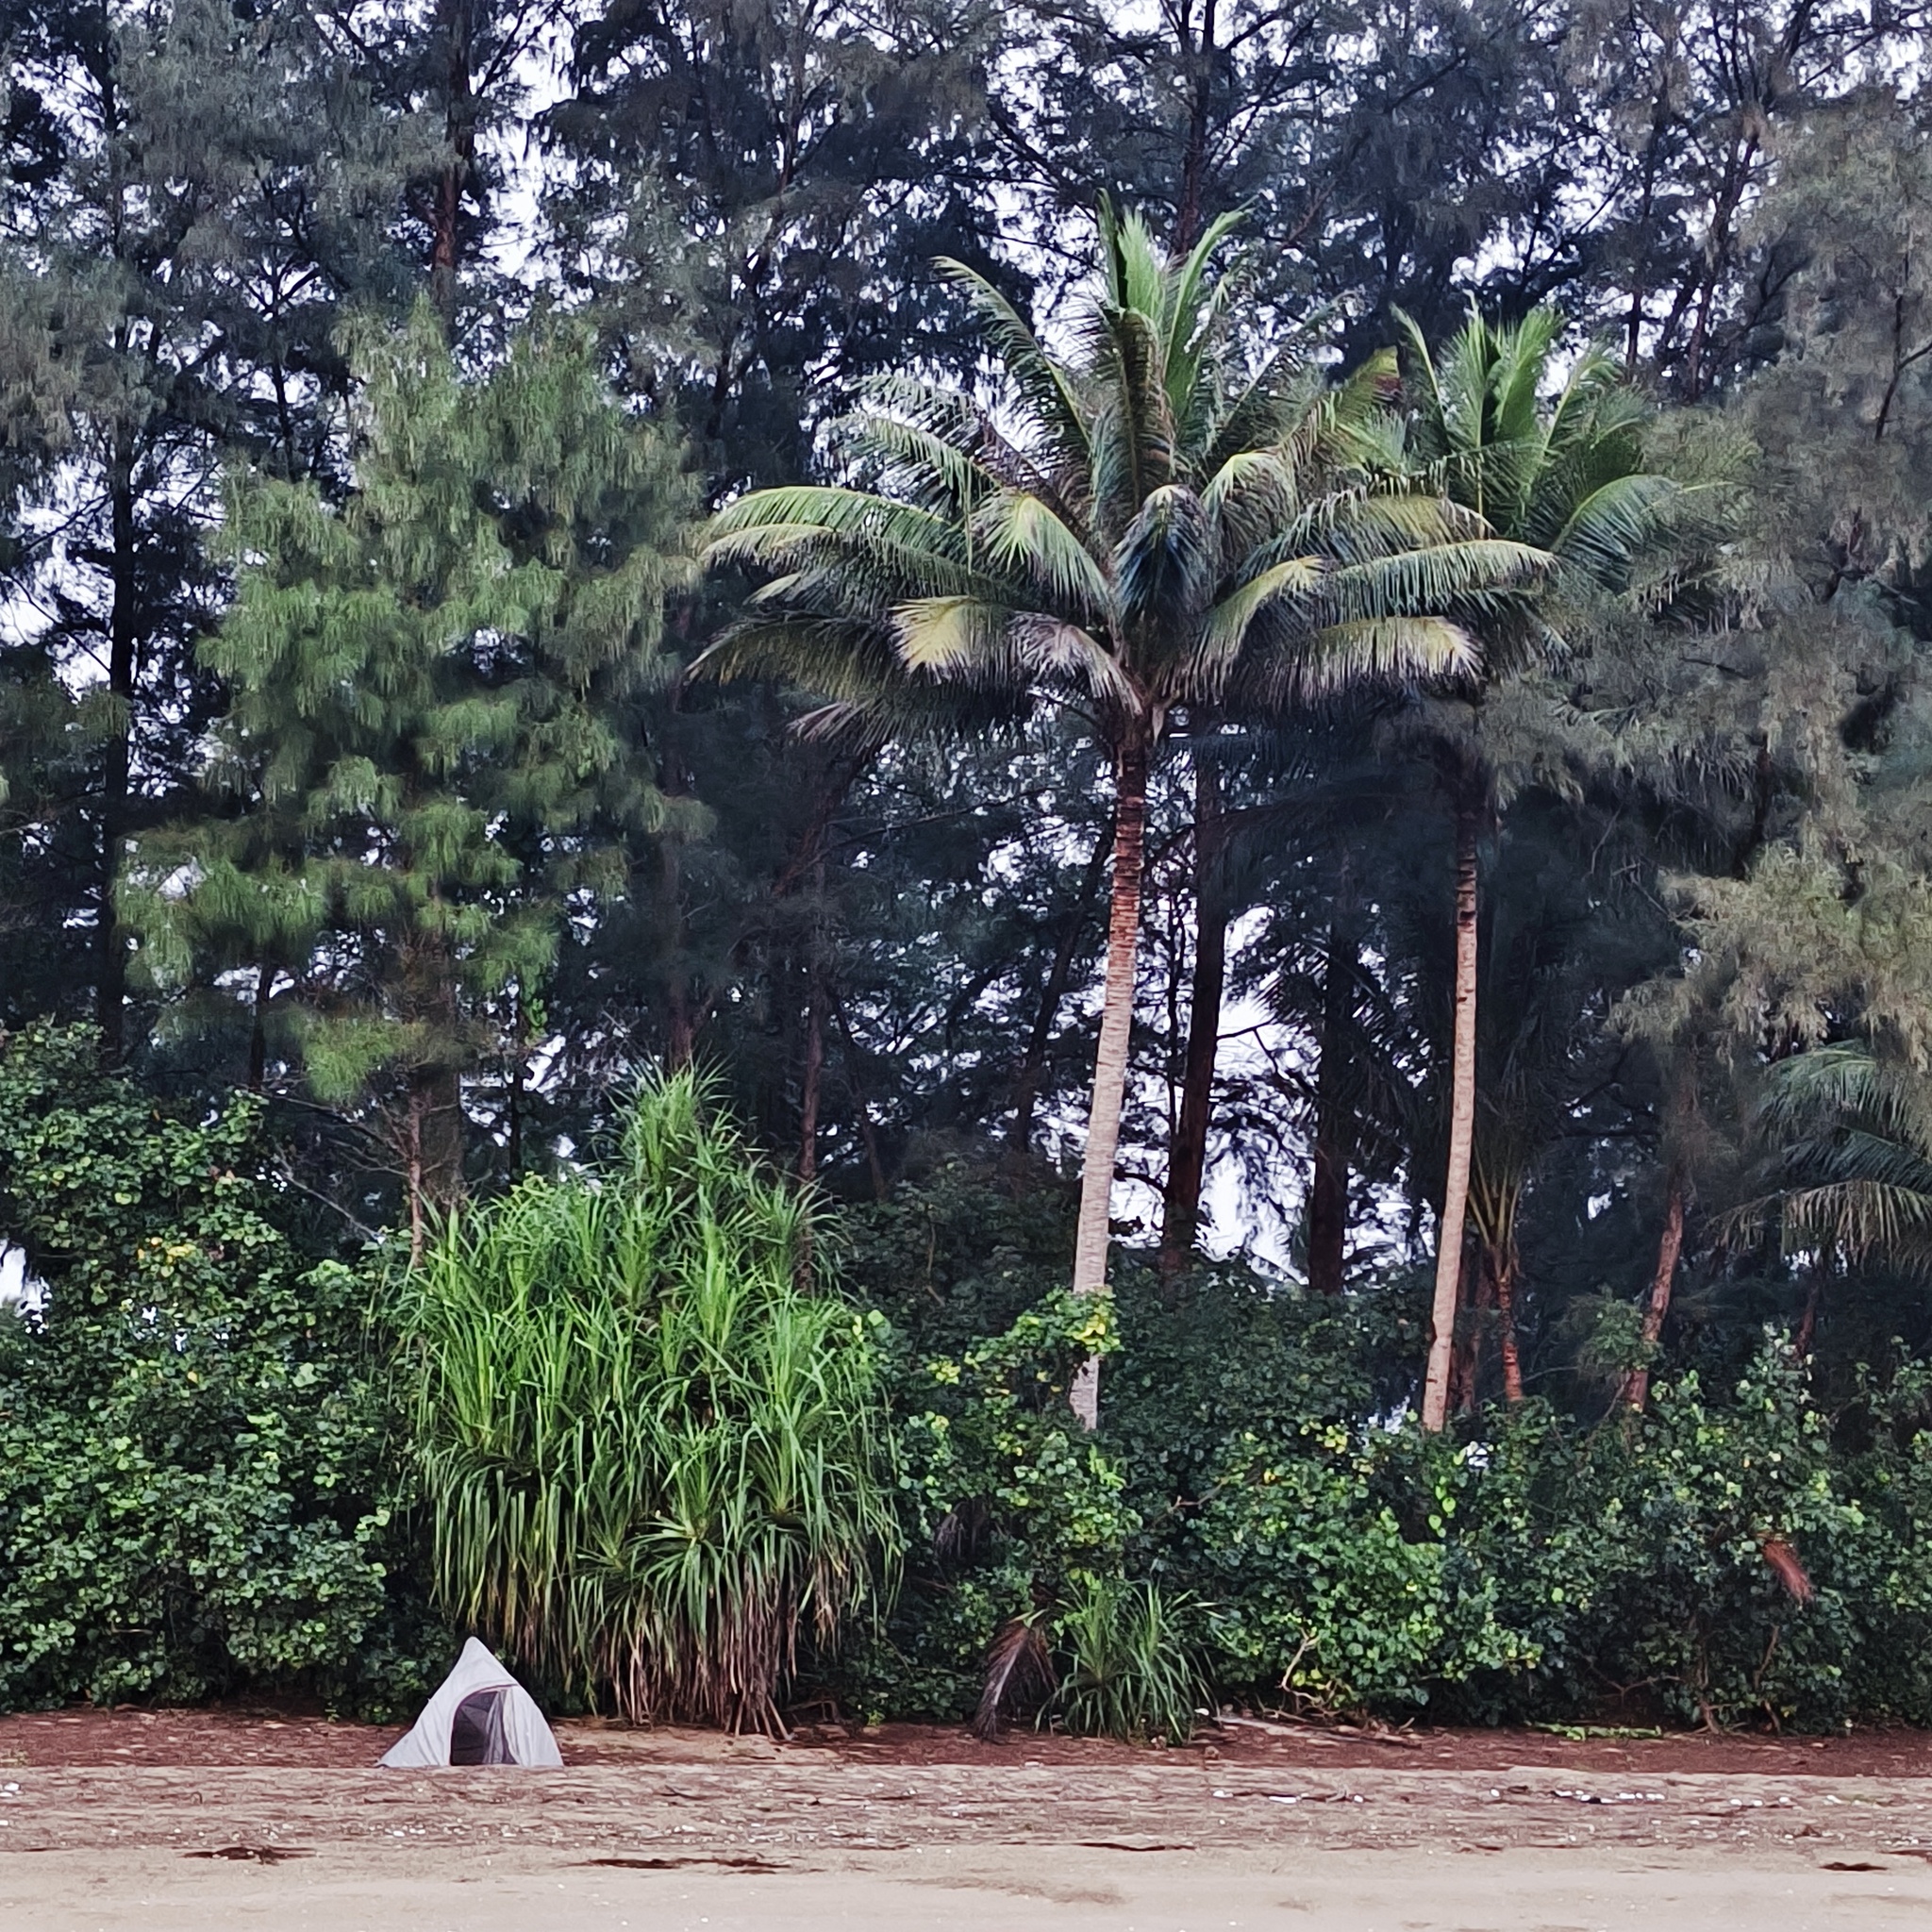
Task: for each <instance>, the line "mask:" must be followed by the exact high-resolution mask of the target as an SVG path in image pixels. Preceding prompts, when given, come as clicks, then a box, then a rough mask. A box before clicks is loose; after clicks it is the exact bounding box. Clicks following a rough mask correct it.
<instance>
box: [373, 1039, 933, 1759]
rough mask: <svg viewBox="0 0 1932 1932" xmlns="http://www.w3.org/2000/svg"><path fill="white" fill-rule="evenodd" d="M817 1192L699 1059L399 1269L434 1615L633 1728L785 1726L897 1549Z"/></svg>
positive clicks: (870, 1367) (878, 1433) (861, 1345)
mask: <svg viewBox="0 0 1932 1932" xmlns="http://www.w3.org/2000/svg"><path fill="white" fill-rule="evenodd" d="M812 1222H813V1208H812V1205H811V1203H810V1201H809V1200H808V1197H806V1196H805V1195H803V1194H802V1193H801V1192H800V1191H798V1190H796V1189H795V1188H793V1187H791V1186H790V1185H788V1184H787V1183H786V1182H784V1181H783V1180H781V1179H780V1178H778V1177H777V1176H775V1175H773V1174H770V1173H769V1172H768V1171H766V1170H765V1168H764V1167H763V1166H762V1164H761V1163H760V1162H759V1161H758V1159H757V1158H756V1157H755V1156H754V1154H753V1153H752V1151H751V1150H750V1149H749V1148H748V1147H747V1146H746V1145H745V1143H744V1141H743V1140H742V1138H741V1135H740V1134H739V1133H738V1132H737V1131H736V1129H735V1128H733V1127H732V1125H731V1124H729V1123H728V1122H727V1121H725V1120H724V1119H723V1118H722V1117H720V1115H719V1114H718V1113H717V1112H716V1111H715V1109H713V1108H711V1107H710V1106H709V1104H708V1095H707V1094H706V1092H705V1091H704V1087H703V1083H702V1082H700V1081H698V1080H696V1079H694V1078H693V1077H692V1076H691V1075H689V1074H680V1075H675V1076H673V1077H670V1078H666V1079H662V1080H658V1081H653V1082H649V1083H647V1084H646V1085H644V1086H643V1087H642V1088H641V1090H640V1091H639V1093H638V1095H637V1098H636V1100H635V1102H634V1103H633V1106H632V1108H631V1111H630V1113H629V1116H628V1119H627V1122H626V1125H625V1134H624V1140H623V1144H622V1150H621V1155H620V1158H618V1159H617V1161H616V1162H614V1163H613V1164H612V1165H611V1166H609V1167H608V1168H607V1169H606V1170H605V1171H604V1172H603V1173H601V1174H598V1175H595V1176H594V1177H586V1176H581V1175H566V1176H563V1177H560V1178H557V1179H533V1180H527V1181H525V1182H524V1183H523V1184H522V1185H521V1186H520V1187H518V1188H517V1189H515V1190H514V1191H512V1192H511V1193H510V1194H508V1196H507V1197H505V1198H504V1199H502V1200H501V1201H498V1202H496V1203H493V1204H491V1205H490V1206H486V1207H482V1208H469V1209H466V1210H463V1211H461V1212H460V1213H458V1214H457V1215H455V1216H453V1217H452V1219H451V1220H450V1222H449V1224H448V1225H447V1226H446V1227H445V1229H444V1230H443V1232H442V1235H441V1239H440V1240H438V1241H436V1242H434V1243H433V1244H432V1246H431V1247H430V1249H429V1250H428V1252H427V1253H426V1254H425V1258H424V1260H423V1262H422V1264H421V1265H420V1266H419V1267H418V1268H417V1269H416V1270H415V1272H414V1274H412V1277H411V1293H410V1297H409V1315H410V1320H411V1327H412V1331H413V1340H414V1357H413V1369H414V1374H415V1388H414V1402H413V1407H412V1418H413V1430H414V1449H415V1454H416V1457H417V1461H418V1466H419V1468H420V1470H421V1473H422V1477H423V1482H424V1486H425V1493H426V1495H427V1498H428V1502H429V1506H430V1508H431V1511H432V1514H433V1518H434V1564H435V1577H436V1583H437V1587H438V1590H439V1592H440V1594H441V1600H442V1603H443V1605H444V1607H445V1608H446V1609H447V1611H448V1612H449V1613H450V1614H451V1615H452V1616H454V1617H455V1618H457V1619H458V1621H459V1622H461V1623H464V1624H469V1625H471V1626H473V1627H475V1628H476V1629H478V1630H480V1631H483V1632H485V1633H487V1634H488V1635H489V1636H490V1637H491V1639H493V1640H494V1641H496V1642H497V1643H498V1644H500V1645H501V1646H503V1647H504V1648H505V1649H506V1650H507V1651H508V1652H509V1653H510V1654H512V1655H513V1656H515V1657H517V1658H519V1659H520V1660H521V1661H523V1662H524V1663H525V1664H526V1665H527V1666H529V1667H530V1668H531V1669H532V1670H534V1671H535V1672H537V1673H538V1674H541V1675H542V1676H544V1677H546V1678H548V1679H549V1680H550V1681H552V1682H555V1683H558V1684H563V1685H568V1686H570V1687H572V1688H574V1689H576V1690H577V1691H580V1692H582V1693H583V1694H586V1695H589V1696H591V1697H593V1698H597V1699H608V1700H609V1701H611V1702H613V1703H614V1704H615V1707H616V1708H617V1710H618V1711H619V1712H620V1713H621V1714H622V1715H623V1716H625V1718H627V1719H630V1720H631V1721H633V1722H645V1721H670V1720H682V1721H689V1722H696V1723H708V1724H725V1725H728V1726H731V1727H732V1728H734V1729H737V1728H745V1727H753V1728H767V1727H770V1726H771V1725H773V1724H775V1723H776V1721H777V1695H778V1691H779V1687H780V1685H781V1683H782V1682H783V1680H784V1679H785V1678H786V1676H787V1675H789V1674H791V1671H792V1670H793V1669H794V1667H795V1662H796V1650H797V1643H798V1639H799V1634H800V1630H801V1626H806V1627H808V1628H809V1630H810V1631H811V1632H812V1633H813V1635H814V1636H815V1637H816V1638H817V1639H818V1640H819V1641H821V1642H822V1643H830V1642H831V1641H835V1640H836V1638H837V1636H838V1633H839V1630H840V1628H841V1625H842V1624H844V1623H845V1622H846V1620H847V1619H849V1618H850V1617H852V1616H853V1615H855V1614H856V1613H858V1612H860V1611H862V1610H863V1609H864V1608H865V1607H866V1606H867V1605H868V1604H869V1603H871V1602H873V1601H874V1600H875V1597H876V1593H877V1591H878V1589H879V1584H880V1580H881V1579H882V1578H883V1579H890V1576H891V1574H892V1573H893V1571H894V1568H895V1566H896V1562H897V1557H898V1532H897V1529H896V1525H895V1521H894V1518H893V1516H892V1512H891V1503H890V1489H891V1449H890V1438H889V1435H888V1430H887V1417H886V1398H885V1391H884V1385H883V1380H882V1374H881V1367H880V1362H879V1359H878V1356H877V1352H876V1350H875V1347H874V1341H873V1336H872V1331H871V1328H870V1326H869V1325H868V1323H867V1321H866V1319H865V1318H864V1317H863V1316H861V1315H860V1314H858V1312H857V1311H856V1310H855V1309H854V1308H853V1307H851V1305H850V1304H849V1303H847V1302H846V1301H844V1300H842V1299H841V1297H840V1296H839V1295H838V1294H837V1293H836V1292H835V1291H833V1290H832V1289H831V1286H830V1284H829V1283H828V1282H826V1281H824V1280H823V1279H820V1280H814V1279H812V1278H811V1273H812V1271H811V1270H810V1268H809V1267H808V1263H807V1257H808V1256H809V1255H810V1254H812V1253H813V1252H814V1251H816V1252H817V1253H818V1254H820V1255H823V1253H824V1241H823V1238H821V1239H820V1240H819V1241H817V1242H816V1243H814V1241H813V1227H812Z"/></svg>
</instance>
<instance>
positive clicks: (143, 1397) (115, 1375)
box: [0, 1029, 425, 1709]
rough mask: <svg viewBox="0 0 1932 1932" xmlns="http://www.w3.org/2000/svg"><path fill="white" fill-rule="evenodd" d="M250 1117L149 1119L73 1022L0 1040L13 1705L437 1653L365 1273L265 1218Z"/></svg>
mask: <svg viewBox="0 0 1932 1932" xmlns="http://www.w3.org/2000/svg"><path fill="white" fill-rule="evenodd" d="M262 1163H263V1150H262V1146H261V1142H260V1113H259V1109H258V1108H257V1107H256V1106H255V1105H254V1104H252V1103H251V1102H249V1101H247V1100H245V1099H238V1100H237V1101H235V1102H234V1103H232V1104H231V1105H229V1106H227V1107H225V1108H223V1109H221V1110H220V1111H219V1112H216V1113H214V1114H213V1115H211V1116H209V1117H207V1118H197V1119H192V1120H183V1119H177V1118H175V1116H173V1115H172V1114H169V1113H164V1112H162V1111H160V1110H158V1108H156V1107H155V1106H154V1105H153V1104H152V1103H151V1102H149V1101H148V1100H146V1099H144V1098H142V1096H141V1095H139V1094H138V1093H137V1092H136V1091H134V1089H133V1088H132V1087H131V1086H130V1085H129V1084H128V1083H126V1082H125V1081H124V1080H122V1079H119V1078H116V1077H110V1076H106V1075H103V1074H101V1073H100V1072H99V1071H98V1054H97V1048H96V1046H95V1043H94V1041H93V1039H92V1036H91V1035H89V1034H88V1033H86V1032H85V1031H80V1030H75V1031H55V1030H52V1029H38V1030H35V1031H32V1032H26V1033H22V1034H18V1035H15V1036H13V1037H12V1038H9V1039H5V1040H0V1230H4V1232H5V1234H6V1237H7V1239H8V1241H11V1242H12V1243H14V1244H16V1245H18V1246H21V1247H23V1248H25V1251H26V1257H27V1261H28V1264H29V1267H30V1270H31V1272H32V1274H34V1275H35V1276H37V1277H38V1278H39V1279H40V1280H41V1281H42V1282H43V1283H44V1284H45V1289H46V1298H45V1303H44V1306H43V1307H41V1308H39V1309H38V1310H37V1311H34V1312H30V1313H27V1314H25V1315H21V1314H15V1315H13V1316H12V1317H10V1318H9V1319H8V1320H7V1321H6V1322H5V1323H4V1324H0V1706H6V1707H22V1706H37V1705H48V1704H58V1703H62V1702H65V1701H68V1700H71V1699H73V1698H75V1697H88V1698H92V1699H94V1700H96V1701H98V1702H103V1703H108V1702H113V1701H116V1700H120V1699H141V1698H154V1699H160V1700H165V1701H171V1702H183V1701H189V1700H192V1699H197V1698H203V1697H208V1696H210V1695H214V1694H218V1693H226V1692H233V1691H240V1690H243V1689H291V1688H299V1689H303V1690H306V1691H312V1692H316V1693H319V1694H321V1695H323V1696H324V1697H325V1698H328V1699H330V1700H332V1701H337V1702H348V1703H353V1704H356V1705H358V1706H360V1707H365V1708H366V1707H377V1708H385V1709H386V1708H389V1707H393V1706H395V1705H397V1704H399V1703H400V1702H402V1701H404V1700H407V1699H408V1697H410V1696H412V1695H413V1694H414V1692H415V1691H417V1690H418V1689H420V1688H421V1685H422V1682H423V1675H424V1674H423V1671H422V1669H421V1667H420V1665H419V1664H418V1663H417V1661H416V1657H417V1654H418V1653H419V1651H420V1650H421V1648H422V1647H423V1643H424V1641H425V1627H424V1621H423V1610H422V1606H421V1603H420V1600H417V1599H414V1598H412V1596H411V1593H410V1591H409V1588H408V1577H407V1574H404V1572H405V1571H406V1570H407V1565H408V1544H407V1542H406V1541H405V1540H404V1538H403V1536H402V1533H401V1517H402V1512H403V1507H404V1504H405V1501H406V1494H405V1491H404V1488H403V1483H402V1475H401V1471H400V1468H399V1466H398V1464H397V1462H396V1461H395V1459H394V1457H392V1454H391V1412H390V1408H389V1406H388V1401H387V1372H386V1365H385V1361H384V1357H383V1355H382V1352H381V1350H380V1348H379V1347H378V1346H377V1345H376V1343H375V1341H374V1340H373V1339H372V1337H371V1335H370V1333H369V1328H368V1314H369V1307H370V1281H369V1279H368V1277H367V1276H366V1275H365V1274H362V1273H359V1272H358V1271H357V1270H355V1269H352V1268H349V1267H345V1266H343V1265H341V1263H339V1262H335V1261H328V1260H324V1261H321V1262H317V1261H315V1260H314V1259H313V1258H312V1257H305V1256H304V1255H303V1254H302V1253H301V1252H300V1251H299V1250H298V1249H297V1247H296V1246H295V1244H294V1243H293V1242H292V1241H291V1240H290V1238H289V1237H288V1235H287V1234H286V1233H284V1232H283V1231H282V1229H281V1228H280V1227H279V1226H278V1225H277V1222H276V1219H275V1214H276V1209H277V1208H278V1207H279V1205H280V1204H279V1203H278V1201H277V1199H276V1196H275V1190H274V1189H273V1187H272V1186H271V1185H270V1184H269V1183H268V1182H267V1181H266V1180H265V1178H264V1177H263V1173H262Z"/></svg>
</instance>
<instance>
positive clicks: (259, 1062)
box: [248, 960, 275, 1093]
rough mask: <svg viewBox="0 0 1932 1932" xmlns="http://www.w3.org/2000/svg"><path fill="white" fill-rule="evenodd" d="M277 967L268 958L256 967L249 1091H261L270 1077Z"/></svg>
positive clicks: (250, 1031)
mask: <svg viewBox="0 0 1932 1932" xmlns="http://www.w3.org/2000/svg"><path fill="white" fill-rule="evenodd" d="M273 991H275V968H274V967H273V966H271V965H270V964H269V963H268V962H267V961H266V960H263V962H262V963H261V965H260V966H258V968H257V969H256V974H255V1011H254V1015H253V1018H252V1019H251V1021H250V1023H249V1027H248V1091H249V1092H251V1093H259V1092H260V1091H261V1089H262V1084H263V1082H264V1081H266V1080H267V1078H268V1022H267V1020H266V1018H265V1017H264V1016H265V1014H266V1013H267V1011H268V1000H269V994H270V993H271V992H273Z"/></svg>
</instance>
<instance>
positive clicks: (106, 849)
mask: <svg viewBox="0 0 1932 1932" xmlns="http://www.w3.org/2000/svg"><path fill="white" fill-rule="evenodd" d="M108 512H109V517H110V520H111V526H112V528H111V540H112V544H113V560H112V562H111V564H110V565H109V571H110V575H111V577H112V582H113V592H114V596H113V604H112V607H111V608H110V609H109V611H108V691H109V693H110V694H111V695H112V697H113V699H114V701H115V704H116V706H117V708H118V713H119V714H118V716H117V717H116V718H115V720H114V724H113V727H112V736H111V737H109V739H108V745H107V756H106V759H105V770H104V771H103V773H102V774H101V854H100V923H99V925H98V926H97V928H96V931H95V947H96V964H95V977H94V1024H96V1025H97V1026H98V1027H99V1028H100V1034H101V1052H102V1055H103V1056H104V1058H108V1059H110V1060H117V1059H119V1058H121V1053H122V1049H123V1046H124V1044H125V1040H124V1028H123V1024H122V1010H123V1008H124V1006H125V1001H126V993H127V948H126V946H125V943H124V941H123V940H122V936H121V926H120V922H119V920H118V919H117V918H116V917H115V914H114V892H115V888H116V886H117V885H118V884H119V881H120V876H121V847H122V842H123V841H124V840H125V838H126V836H127V807H128V799H129V796H130V794H131V792H132V791H133V772H134V705H135V684H136V680H137V677H138V675H139V652H138V648H137V646H138V642H139V639H138V634H137V633H138V625H137V621H136V611H135V599H136V582H135V580H136V575H137V572H136V563H137V558H136V556H135V546H136V542H137V539H138V534H139V533H138V532H137V530H136V528H135V520H134V439H133V433H132V431H131V430H129V429H128V428H127V427H126V425H117V427H116V429H115V431H114V454H113V458H112V466H111V470H110V473H109V476H108Z"/></svg>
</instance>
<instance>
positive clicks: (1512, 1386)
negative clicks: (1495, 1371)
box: [1489, 1233, 1523, 1407]
mask: <svg viewBox="0 0 1932 1932" xmlns="http://www.w3.org/2000/svg"><path fill="white" fill-rule="evenodd" d="M1489 1260H1490V1272H1491V1275H1492V1276H1493V1278H1494V1281H1495V1285H1496V1341H1497V1345H1498V1347H1499V1348H1500V1349H1501V1351H1502V1356H1503V1400H1504V1401H1505V1402H1507V1403H1508V1404H1510V1405H1511V1407H1514V1406H1515V1405H1516V1404H1517V1403H1519V1402H1521V1401H1522V1400H1523V1357H1522V1354H1521V1351H1520V1350H1519V1348H1518V1346H1517V1340H1516V1271H1517V1268H1518V1265H1519V1258H1518V1256H1517V1253H1516V1237H1515V1235H1514V1234H1513V1233H1512V1234H1511V1235H1510V1236H1509V1238H1508V1239H1507V1241H1505V1242H1504V1243H1503V1245H1502V1247H1501V1248H1500V1249H1498V1250H1496V1251H1495V1252H1494V1253H1492V1254H1491V1256H1490V1257H1489Z"/></svg>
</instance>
